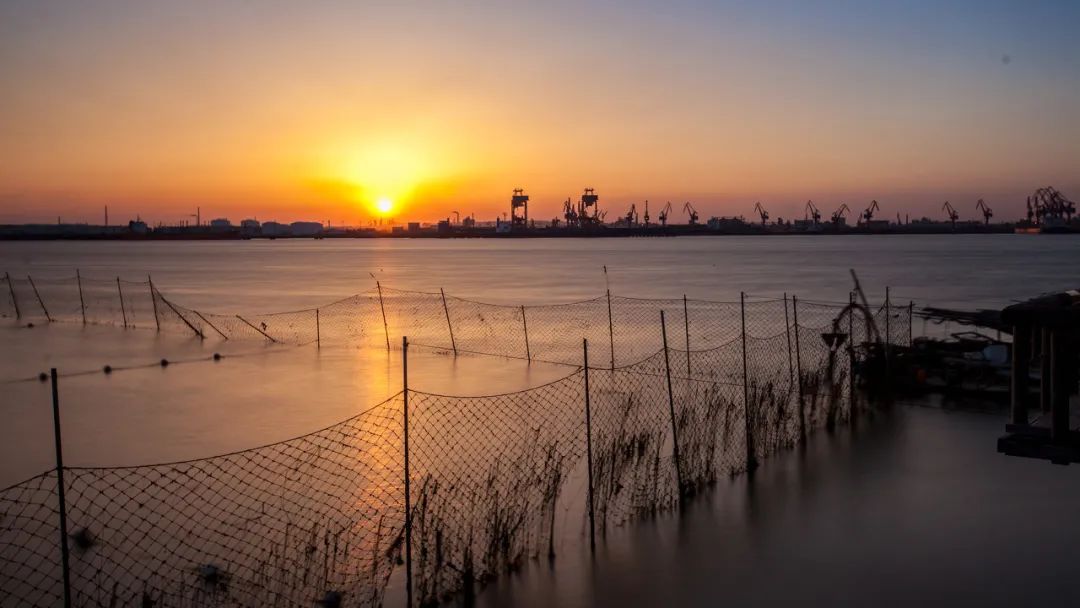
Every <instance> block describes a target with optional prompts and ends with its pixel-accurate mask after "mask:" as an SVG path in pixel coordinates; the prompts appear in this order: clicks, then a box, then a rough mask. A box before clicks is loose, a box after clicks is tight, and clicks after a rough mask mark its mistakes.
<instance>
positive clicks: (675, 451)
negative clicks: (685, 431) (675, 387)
mask: <svg viewBox="0 0 1080 608" xmlns="http://www.w3.org/2000/svg"><path fill="white" fill-rule="evenodd" d="M660 335H661V337H662V338H663V340H664V373H665V374H666V375H667V399H668V411H669V413H670V414H671V444H672V455H673V456H674V457H675V479H676V481H677V482H678V484H679V504H682V496H683V490H684V489H685V486H683V476H682V459H681V458H679V427H678V424H676V422H675V394H674V392H673V391H672V390H671V362H670V361H668V343H667V321H665V320H664V311H663V310H661V311H660Z"/></svg>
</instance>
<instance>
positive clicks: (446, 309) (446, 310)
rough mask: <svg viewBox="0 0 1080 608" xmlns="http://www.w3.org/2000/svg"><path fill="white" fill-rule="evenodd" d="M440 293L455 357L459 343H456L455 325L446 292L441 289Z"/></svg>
mask: <svg viewBox="0 0 1080 608" xmlns="http://www.w3.org/2000/svg"><path fill="white" fill-rule="evenodd" d="M439 293H440V294H441V295H442V307H443V312H445V313H446V326H447V327H449V328H450V347H451V348H453V349H454V356H457V342H455V341H454V324H453V323H451V322H450V308H449V307H448V306H447V305H446V292H445V291H443V288H442V287H440V288H439Z"/></svg>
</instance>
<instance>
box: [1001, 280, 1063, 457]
mask: <svg viewBox="0 0 1080 608" xmlns="http://www.w3.org/2000/svg"><path fill="white" fill-rule="evenodd" d="M1001 320H1002V322H1003V323H1004V324H1005V325H1007V326H1010V327H1012V328H1013V332H1012V334H1013V356H1012V385H1011V387H1010V393H1011V400H1012V402H1011V408H1012V416H1011V418H1012V421H1011V423H1009V424H1007V425H1006V426H1005V430H1006V433H1007V434H1006V435H1005V436H1004V437H1001V438H1000V439H998V444H997V448H998V451H999V452H1001V453H1004V454H1008V455H1010V456H1023V457H1027V458H1041V459H1044V460H1049V461H1051V462H1053V463H1055V464H1069V463H1073V462H1080V432H1078V431H1076V430H1073V429H1072V428H1071V424H1070V417H1071V415H1070V414H1071V401H1072V397H1073V395H1075V394H1076V393H1077V389H1078V380H1080V369H1078V368H1080V290H1070V291H1065V292H1061V293H1054V294H1049V295H1044V296H1040V297H1038V298H1034V299H1031V300H1028V301H1026V302H1021V303H1019V304H1013V305H1012V306H1009V307H1008V308H1005V309H1004V310H1002V311H1001ZM1033 363H1037V364H1038V365H1039V374H1038V386H1037V390H1034V391H1033V390H1032V388H1033V387H1032V384H1034V382H1033V381H1032V373H1031V372H1032V369H1031V367H1032V364H1033ZM1036 398H1037V399H1038V400H1037V401H1036ZM1033 409H1034V410H1036V411H1042V412H1044V413H1049V414H1050V419H1049V424H1048V425H1047V424H1046V423H1045V422H1043V421H1042V419H1043V418H1044V417H1039V420H1038V422H1033V421H1032V420H1031V419H1030V418H1029V412H1030V411H1031V410H1033Z"/></svg>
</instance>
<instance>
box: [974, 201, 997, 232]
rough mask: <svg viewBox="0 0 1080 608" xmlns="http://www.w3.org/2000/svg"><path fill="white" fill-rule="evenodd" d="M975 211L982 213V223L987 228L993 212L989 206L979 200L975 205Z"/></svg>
mask: <svg viewBox="0 0 1080 608" xmlns="http://www.w3.org/2000/svg"><path fill="white" fill-rule="evenodd" d="M975 209H976V210H977V211H982V214H983V221H984V222H985V223H986V225H987V226H989V225H990V218H992V217H994V210H993V209H991V208H990V205H987V204H986V201H984V200H983V199H981V198H980V199H979V202H977V203H975Z"/></svg>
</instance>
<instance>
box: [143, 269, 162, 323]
mask: <svg viewBox="0 0 1080 608" xmlns="http://www.w3.org/2000/svg"><path fill="white" fill-rule="evenodd" d="M146 282H147V283H149V284H150V302H151V303H153V305H154V324H155V325H157V330H158V331H161V318H160V317H158V309H157V294H156V293H155V292H154V279H152V278H150V275H146Z"/></svg>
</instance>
